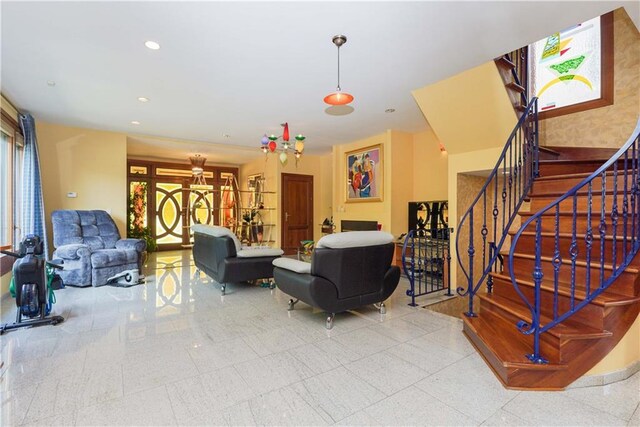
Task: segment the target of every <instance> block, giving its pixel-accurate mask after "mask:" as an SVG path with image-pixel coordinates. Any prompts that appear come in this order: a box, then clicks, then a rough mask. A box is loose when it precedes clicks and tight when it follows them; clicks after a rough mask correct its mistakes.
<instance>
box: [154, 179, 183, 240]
mask: <svg viewBox="0 0 640 427" xmlns="http://www.w3.org/2000/svg"><path fill="white" fill-rule="evenodd" d="M156 211H157V215H156V241H157V243H158V244H159V245H162V244H167V243H182V234H183V231H182V185H181V184H173V183H164V182H162V183H160V182H159V183H156Z"/></svg>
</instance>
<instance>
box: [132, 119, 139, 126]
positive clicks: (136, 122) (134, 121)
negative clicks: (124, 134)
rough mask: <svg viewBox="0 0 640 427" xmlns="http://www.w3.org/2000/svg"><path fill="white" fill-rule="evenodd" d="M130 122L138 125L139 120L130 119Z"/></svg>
mask: <svg viewBox="0 0 640 427" xmlns="http://www.w3.org/2000/svg"><path fill="white" fill-rule="evenodd" d="M131 124H132V125H139V124H140V122H139V121H137V120H132V121H131Z"/></svg>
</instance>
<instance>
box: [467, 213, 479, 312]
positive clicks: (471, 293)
mask: <svg viewBox="0 0 640 427" xmlns="http://www.w3.org/2000/svg"><path fill="white" fill-rule="evenodd" d="M469 212H470V215H469V249H468V250H467V252H468V254H469V311H468V312H467V313H465V315H466V316H468V317H476V316H477V315H476V314H475V313H474V312H473V296H474V294H475V290H474V286H475V282H474V281H473V255H474V254H475V249H474V248H473V206H472V207H471V209H470V211H469Z"/></svg>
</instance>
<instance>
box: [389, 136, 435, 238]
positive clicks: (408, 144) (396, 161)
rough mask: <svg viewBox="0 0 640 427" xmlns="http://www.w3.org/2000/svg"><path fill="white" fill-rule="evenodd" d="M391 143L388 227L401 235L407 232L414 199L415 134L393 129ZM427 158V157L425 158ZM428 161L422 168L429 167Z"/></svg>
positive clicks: (394, 233) (395, 233)
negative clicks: (389, 216)
mask: <svg viewBox="0 0 640 427" xmlns="http://www.w3.org/2000/svg"><path fill="white" fill-rule="evenodd" d="M389 140H390V144H391V159H390V163H391V173H390V174H388V175H387V176H388V179H389V180H390V184H391V194H390V196H391V197H390V198H389V203H390V205H389V210H390V212H391V228H390V229H389V228H387V231H390V232H391V234H393V235H396V236H398V235H400V234H402V233H406V232H407V226H408V224H407V219H408V216H409V209H408V206H409V205H408V202H409V201H411V200H413V192H414V190H413V188H414V185H415V183H414V180H413V175H414V173H413V166H414V164H413V162H412V161H411V158H412V156H413V146H414V136H413V135H412V134H410V133H404V132H399V131H395V130H392V131H390V138H389ZM425 160H426V159H425ZM429 163H430V162H428V161H425V163H424V164H423V165H422V168H428V167H429Z"/></svg>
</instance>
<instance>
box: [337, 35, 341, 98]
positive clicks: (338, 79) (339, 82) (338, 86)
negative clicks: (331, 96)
mask: <svg viewBox="0 0 640 427" xmlns="http://www.w3.org/2000/svg"><path fill="white" fill-rule="evenodd" d="M337 89H338V92H340V46H338V88H337Z"/></svg>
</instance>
